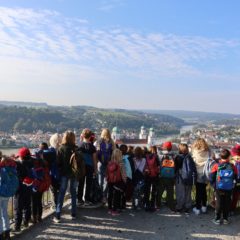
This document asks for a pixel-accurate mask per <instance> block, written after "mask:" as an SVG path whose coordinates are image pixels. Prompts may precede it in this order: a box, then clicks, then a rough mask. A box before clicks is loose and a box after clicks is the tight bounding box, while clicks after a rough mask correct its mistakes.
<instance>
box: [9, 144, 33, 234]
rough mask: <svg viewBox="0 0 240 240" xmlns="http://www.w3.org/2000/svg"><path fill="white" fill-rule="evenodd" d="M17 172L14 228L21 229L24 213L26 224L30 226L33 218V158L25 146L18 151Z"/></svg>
mask: <svg viewBox="0 0 240 240" xmlns="http://www.w3.org/2000/svg"><path fill="white" fill-rule="evenodd" d="M17 156H18V159H17V160H16V163H17V174H18V178H19V188H18V191H17V192H16V194H15V195H14V217H15V222H14V224H15V226H14V230H15V231H16V232H19V231H20V230H21V224H22V218H23V213H24V226H25V227H28V224H29V220H30V218H31V195H32V184H33V176H32V168H33V160H32V158H31V153H30V151H29V149H28V148H26V147H23V148H21V149H19V151H18V154H17Z"/></svg>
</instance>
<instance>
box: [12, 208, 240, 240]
mask: <svg viewBox="0 0 240 240" xmlns="http://www.w3.org/2000/svg"><path fill="white" fill-rule="evenodd" d="M213 216H214V212H213V210H210V211H209V212H208V214H202V215H199V216H196V215H194V214H192V213H191V214H190V215H185V214H177V213H172V212H170V210H168V209H167V208H165V207H164V208H163V209H161V210H160V211H157V212H155V213H148V212H145V211H143V210H142V211H133V210H130V209H129V210H126V211H125V212H123V213H122V214H121V215H120V216H114V217H112V216H111V215H109V214H108V213H107V208H105V207H101V208H97V209H78V218H77V219H76V220H71V219H70V210H69V209H68V206H66V207H65V208H64V211H63V215H62V219H61V220H62V221H61V223H53V221H52V217H53V216H52V215H49V216H48V217H46V218H45V219H44V220H43V222H42V223H38V224H36V225H34V226H31V227H30V228H29V229H26V230H25V231H23V232H22V233H20V234H18V235H15V236H14V239H18V240H31V239H59V240H70V239H71V240H77V239H101V240H102V239H115V240H135V239H136V240H146V239H147V240H153V239H154V240H155V239H164V240H165V239H166V240H168V239H174V240H175V239H176V240H178V239H179V240H181V239H186V240H187V239H202V240H207V239H209V240H213V239H223V240H230V239H231V240H233V239H234V240H236V239H240V228H239V223H240V215H237V216H233V217H232V218H231V224H229V225H220V226H217V225H214V224H213V223H212V222H211V220H212V218H213Z"/></svg>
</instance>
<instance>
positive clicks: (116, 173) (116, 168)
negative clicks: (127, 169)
mask: <svg viewBox="0 0 240 240" xmlns="http://www.w3.org/2000/svg"><path fill="white" fill-rule="evenodd" d="M107 181H108V183H117V182H121V181H122V175H121V170H120V165H119V164H118V163H116V162H114V161H110V162H109V163H108V165H107Z"/></svg>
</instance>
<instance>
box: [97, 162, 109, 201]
mask: <svg viewBox="0 0 240 240" xmlns="http://www.w3.org/2000/svg"><path fill="white" fill-rule="evenodd" d="M106 171H107V166H105V165H103V164H101V163H100V164H99V165H98V172H99V174H98V183H99V185H100V187H101V189H102V192H103V197H104V198H106V197H107V191H108V189H107V188H108V183H107V178H106Z"/></svg>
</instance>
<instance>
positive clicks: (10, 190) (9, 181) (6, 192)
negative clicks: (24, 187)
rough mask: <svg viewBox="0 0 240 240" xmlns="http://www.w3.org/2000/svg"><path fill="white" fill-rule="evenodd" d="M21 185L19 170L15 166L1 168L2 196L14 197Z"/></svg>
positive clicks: (0, 189)
mask: <svg viewBox="0 0 240 240" xmlns="http://www.w3.org/2000/svg"><path fill="white" fill-rule="evenodd" d="M18 187H19V180H18V176H17V170H16V168H15V167H11V166H6V167H1V168H0V196H1V197H12V196H13V195H14V194H15V193H16V191H17V190H18Z"/></svg>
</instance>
